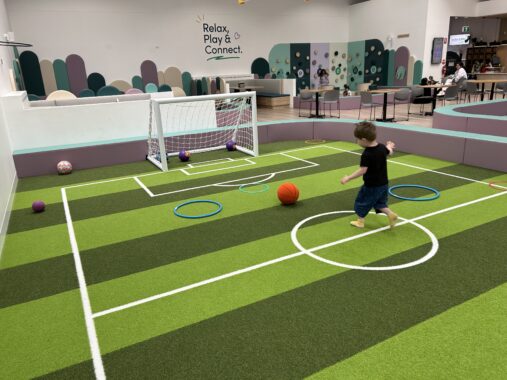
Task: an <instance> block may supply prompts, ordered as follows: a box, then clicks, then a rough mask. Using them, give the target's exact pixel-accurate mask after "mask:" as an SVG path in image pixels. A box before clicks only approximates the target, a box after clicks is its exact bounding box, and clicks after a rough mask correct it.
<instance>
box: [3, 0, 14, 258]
mask: <svg viewBox="0 0 507 380" xmlns="http://www.w3.org/2000/svg"><path fill="white" fill-rule="evenodd" d="M8 31H10V27H9V21H8V19H7V12H6V10H5V3H4V0H0V37H3V35H4V33H7V32H8ZM11 50H12V49H11V48H8V47H0V95H3V94H5V93H7V92H8V91H10V80H9V69H10V68H12V64H11V61H12V53H11ZM16 181H17V177H16V170H15V169H14V161H13V159H12V150H11V147H10V143H9V136H8V132H7V130H6V123H5V119H4V113H3V110H2V109H1V105H0V255H1V252H2V247H3V242H4V238H5V232H6V228H7V220H8V215H9V213H10V211H9V210H10V204H11V202H12V199H13V190H14V187H15V185H16Z"/></svg>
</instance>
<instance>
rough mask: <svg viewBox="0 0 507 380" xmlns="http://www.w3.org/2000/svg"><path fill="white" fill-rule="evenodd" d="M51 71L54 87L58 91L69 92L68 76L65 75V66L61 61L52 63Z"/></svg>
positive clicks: (57, 60) (56, 60)
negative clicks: (53, 72)
mask: <svg viewBox="0 0 507 380" xmlns="http://www.w3.org/2000/svg"><path fill="white" fill-rule="evenodd" d="M53 69H54V70H55V79H56V87H58V89H59V90H65V91H69V92H70V83H69V75H68V73H67V64H66V63H65V61H63V60H62V59H55V60H54V61H53Z"/></svg>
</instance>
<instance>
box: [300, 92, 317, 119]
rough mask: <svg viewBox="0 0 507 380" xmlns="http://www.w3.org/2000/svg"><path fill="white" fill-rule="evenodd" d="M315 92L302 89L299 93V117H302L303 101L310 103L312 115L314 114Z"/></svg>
mask: <svg viewBox="0 0 507 380" xmlns="http://www.w3.org/2000/svg"><path fill="white" fill-rule="evenodd" d="M313 101H314V99H313V93H312V92H308V91H304V90H301V92H300V93H299V117H301V104H302V103H310V115H311V114H312V110H313Z"/></svg>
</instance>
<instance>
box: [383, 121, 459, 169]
mask: <svg viewBox="0 0 507 380" xmlns="http://www.w3.org/2000/svg"><path fill="white" fill-rule="evenodd" d="M377 138H378V141H380V142H383V143H384V142H386V141H389V140H391V141H394V142H395V143H396V149H397V150H399V151H401V152H407V153H412V154H419V155H421V156H428V157H435V158H438V159H441V160H446V161H452V162H463V154H464V151H465V139H464V138H462V137H452V136H442V135H437V134H431V133H421V132H415V131H406V130H400V129H394V128H386V127H380V126H379V127H377Z"/></svg>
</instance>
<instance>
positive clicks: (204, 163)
mask: <svg viewBox="0 0 507 380" xmlns="http://www.w3.org/2000/svg"><path fill="white" fill-rule="evenodd" d="M223 161H234V160H233V159H232V158H230V157H225V158H219V159H217V160H208V161H201V162H197V163H195V164H187V166H188V167H189V168H192V169H193V168H200V167H203V166H212V165H218V164H220V163H223Z"/></svg>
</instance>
